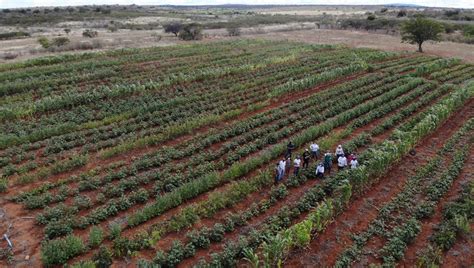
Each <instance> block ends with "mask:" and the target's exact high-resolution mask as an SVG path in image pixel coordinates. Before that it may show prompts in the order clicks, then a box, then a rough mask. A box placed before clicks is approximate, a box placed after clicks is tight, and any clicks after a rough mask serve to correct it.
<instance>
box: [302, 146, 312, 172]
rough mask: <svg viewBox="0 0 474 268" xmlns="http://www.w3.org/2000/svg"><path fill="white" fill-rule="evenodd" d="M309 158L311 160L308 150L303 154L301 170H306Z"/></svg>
mask: <svg viewBox="0 0 474 268" xmlns="http://www.w3.org/2000/svg"><path fill="white" fill-rule="evenodd" d="M310 158H311V154H310V153H309V150H308V149H305V150H304V153H303V168H308V166H309V159H310Z"/></svg>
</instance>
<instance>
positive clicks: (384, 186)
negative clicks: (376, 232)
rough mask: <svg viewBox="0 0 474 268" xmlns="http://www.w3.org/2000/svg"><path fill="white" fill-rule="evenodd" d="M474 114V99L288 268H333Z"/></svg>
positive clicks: (291, 260) (297, 255) (294, 257)
mask: <svg viewBox="0 0 474 268" xmlns="http://www.w3.org/2000/svg"><path fill="white" fill-rule="evenodd" d="M473 113H474V99H471V100H470V101H468V102H467V103H466V105H465V106H464V107H463V108H461V109H460V110H459V111H458V112H456V113H455V114H454V115H453V116H451V117H450V118H449V119H448V120H447V121H446V122H445V123H443V125H442V126H441V127H440V128H439V129H438V131H435V132H434V133H433V134H431V135H429V136H428V137H426V138H425V139H423V140H422V141H421V142H420V143H419V144H418V145H417V146H416V147H415V151H416V155H415V156H411V155H407V156H405V157H403V158H402V160H401V163H403V165H398V166H394V167H393V168H391V169H390V170H388V172H387V174H386V175H385V176H383V177H381V178H380V179H379V181H378V182H377V183H376V184H375V185H374V186H373V187H372V188H371V189H370V190H369V191H368V192H366V193H364V195H363V197H356V198H355V199H354V200H353V202H352V203H351V205H350V206H349V207H348V208H347V209H346V211H345V212H344V213H342V214H341V215H339V216H337V217H336V219H335V221H334V222H333V223H332V224H330V225H329V226H328V228H327V229H326V230H325V231H324V232H323V233H321V234H320V235H319V236H317V237H316V238H315V239H314V240H313V241H312V242H311V244H310V246H309V249H305V250H302V251H298V252H294V253H292V254H291V256H290V257H289V259H288V260H287V262H286V266H288V267H302V266H303V267H314V266H323V267H326V266H333V265H334V263H335V261H336V259H337V257H338V255H339V254H340V253H341V252H342V251H343V250H344V249H345V248H346V247H348V246H350V245H351V244H352V241H351V238H350V235H351V234H353V233H359V232H361V231H363V230H365V229H366V228H367V226H368V224H369V223H370V222H371V221H372V220H373V219H374V218H375V217H376V215H377V213H378V209H379V208H380V207H381V206H382V205H383V204H384V203H386V202H388V201H389V200H390V199H391V198H392V197H393V196H395V195H396V194H397V193H399V192H400V191H401V190H402V187H403V185H404V183H405V182H406V180H407V178H408V177H409V176H410V175H412V174H414V171H415V170H416V168H417V167H419V166H420V165H421V164H424V163H426V159H428V158H431V157H432V156H433V155H434V154H435V152H436V151H438V149H439V148H441V147H442V146H443V143H444V141H445V140H446V139H447V138H448V137H450V136H451V135H452V134H453V133H454V132H455V131H456V130H457V129H458V128H459V127H460V126H461V125H462V124H463V123H464V122H465V121H466V120H467V119H469V118H470V117H472V116H473ZM364 263H365V262H364ZM366 264H367V263H366ZM362 265H365V264H362Z"/></svg>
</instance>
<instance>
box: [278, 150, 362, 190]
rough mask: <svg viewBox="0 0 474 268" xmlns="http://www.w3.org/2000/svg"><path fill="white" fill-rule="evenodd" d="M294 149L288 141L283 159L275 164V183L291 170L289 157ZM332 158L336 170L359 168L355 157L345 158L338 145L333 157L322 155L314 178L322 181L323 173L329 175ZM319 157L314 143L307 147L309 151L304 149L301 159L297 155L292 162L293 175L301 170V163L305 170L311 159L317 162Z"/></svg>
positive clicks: (348, 156)
mask: <svg viewBox="0 0 474 268" xmlns="http://www.w3.org/2000/svg"><path fill="white" fill-rule="evenodd" d="M294 149H295V145H294V144H293V143H292V142H291V141H290V142H289V143H288V145H287V150H286V153H285V157H284V158H283V159H281V160H280V161H279V162H278V163H277V164H276V168H275V183H278V182H280V181H281V180H283V178H284V177H285V173H287V172H289V171H290V170H291V164H292V163H291V162H292V160H291V157H292V153H293V150H294ZM333 156H335V157H336V159H337V167H338V170H343V169H345V168H346V167H348V166H350V168H351V169H354V168H357V167H358V166H359V162H358V161H357V157H356V156H355V155H354V154H349V155H347V156H346V154H345V153H344V149H343V148H342V145H338V146H337V148H336V151H335V153H334V155H333V154H332V153H330V152H329V151H327V152H326V153H325V154H324V156H323V159H322V161H321V162H319V164H318V165H316V170H315V172H316V177H318V178H321V179H323V178H324V174H325V172H327V173H331V168H332V163H333ZM319 157H320V149H319V145H318V144H317V143H315V142H314V143H312V144H311V145H310V146H309V149H305V151H304V153H303V155H302V157H301V156H300V155H297V156H296V157H295V159H294V160H293V174H294V175H295V176H297V175H298V174H299V172H300V169H301V162H303V164H302V166H303V168H304V169H306V168H308V167H309V162H310V160H311V159H316V160H319Z"/></svg>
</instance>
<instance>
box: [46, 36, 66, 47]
mask: <svg viewBox="0 0 474 268" xmlns="http://www.w3.org/2000/svg"><path fill="white" fill-rule="evenodd" d="M70 42H71V41H70V40H69V38H67V37H56V38H54V39H53V41H52V42H51V45H53V46H55V47H62V46H65V45H67V44H69V43H70Z"/></svg>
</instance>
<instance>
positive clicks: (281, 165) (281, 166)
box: [278, 159, 286, 181]
mask: <svg viewBox="0 0 474 268" xmlns="http://www.w3.org/2000/svg"><path fill="white" fill-rule="evenodd" d="M285 167H286V161H285V159H282V160H280V162H279V163H278V169H279V171H280V177H279V178H278V180H279V181H281V180H282V179H283V177H284V176H285Z"/></svg>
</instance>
